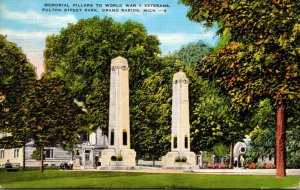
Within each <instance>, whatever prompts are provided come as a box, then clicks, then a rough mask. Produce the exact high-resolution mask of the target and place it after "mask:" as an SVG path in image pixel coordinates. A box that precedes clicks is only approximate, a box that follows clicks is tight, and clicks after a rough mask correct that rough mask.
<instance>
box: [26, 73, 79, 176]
mask: <svg viewBox="0 0 300 190" xmlns="http://www.w3.org/2000/svg"><path fill="white" fill-rule="evenodd" d="M29 96H30V98H29V99H28V102H29V105H30V107H29V110H30V118H29V119H30V120H29V124H30V126H31V128H30V130H29V133H30V134H31V135H30V136H31V138H32V140H33V141H34V144H35V146H36V147H37V149H40V152H41V154H40V155H41V171H42V172H43V169H44V164H43V160H44V157H43V156H44V152H43V151H44V150H43V149H44V147H45V146H56V145H61V146H62V147H63V148H67V146H72V144H76V143H78V142H79V134H80V131H81V129H82V127H83V124H84V123H83V121H84V120H83V112H82V110H81V108H80V107H79V106H78V105H77V104H76V103H75V101H74V94H73V93H72V92H71V91H70V90H69V89H67V88H66V87H65V85H64V82H62V81H61V80H59V79H53V78H52V79H45V78H42V79H41V80H38V81H36V84H35V86H34V89H33V90H32V91H31V93H30V95H29Z"/></svg>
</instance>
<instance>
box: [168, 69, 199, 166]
mask: <svg viewBox="0 0 300 190" xmlns="http://www.w3.org/2000/svg"><path fill="white" fill-rule="evenodd" d="M188 85H189V80H188V79H187V77H186V74H185V73H184V72H178V73H175V74H174V77H173V94H172V128H171V131H172V134H171V137H172V140H171V152H168V153H167V155H166V156H165V157H163V160H164V161H165V167H166V168H174V167H175V168H176V167H179V168H180V167H183V168H187V167H195V166H196V155H195V153H194V152H191V151H190V121H189V91H188ZM178 159H179V160H180V161H178Z"/></svg>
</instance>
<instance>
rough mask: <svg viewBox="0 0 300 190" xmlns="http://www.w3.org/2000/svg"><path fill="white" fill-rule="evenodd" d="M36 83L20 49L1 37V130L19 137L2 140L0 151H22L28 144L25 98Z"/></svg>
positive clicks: (32, 67)
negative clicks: (9, 149)
mask: <svg viewBox="0 0 300 190" xmlns="http://www.w3.org/2000/svg"><path fill="white" fill-rule="evenodd" d="M35 80H36V74H35V69H34V66H33V65H31V64H30V63H29V62H28V60H27V58H26V56H25V54H24V53H23V51H22V50H21V48H19V47H17V45H16V44H14V43H12V42H9V41H7V40H6V36H3V35H0V130H1V131H4V132H7V133H11V134H12V135H14V134H19V135H15V136H14V138H12V137H6V138H2V139H1V142H0V146H1V147H3V148H9V147H21V146H23V144H24V143H26V142H27V141H28V140H29V138H28V137H26V136H24V134H25V131H24V128H26V127H28V125H27V120H28V118H27V113H28V107H27V105H26V98H27V95H28V93H29V91H30V89H31V86H32V85H33V83H34V81H35Z"/></svg>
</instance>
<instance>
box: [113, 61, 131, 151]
mask: <svg viewBox="0 0 300 190" xmlns="http://www.w3.org/2000/svg"><path fill="white" fill-rule="evenodd" d="M129 125H130V123H129V81H128V62H127V60H126V59H124V58H122V57H117V58H115V59H113V60H112V61H111V70H110V99H109V134H108V140H109V148H114V149H116V151H120V150H121V149H123V148H130V138H129V137H130V128H129Z"/></svg>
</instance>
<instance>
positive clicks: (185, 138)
mask: <svg viewBox="0 0 300 190" xmlns="http://www.w3.org/2000/svg"><path fill="white" fill-rule="evenodd" d="M188 86H189V81H188V79H187V77H186V75H185V73H184V72H178V73H176V74H175V75H174V77H173V95H172V98H173V99H172V143H171V144H172V147H171V151H178V152H180V153H183V152H189V151H190V121H189V118H190V117H189V91H188Z"/></svg>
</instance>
